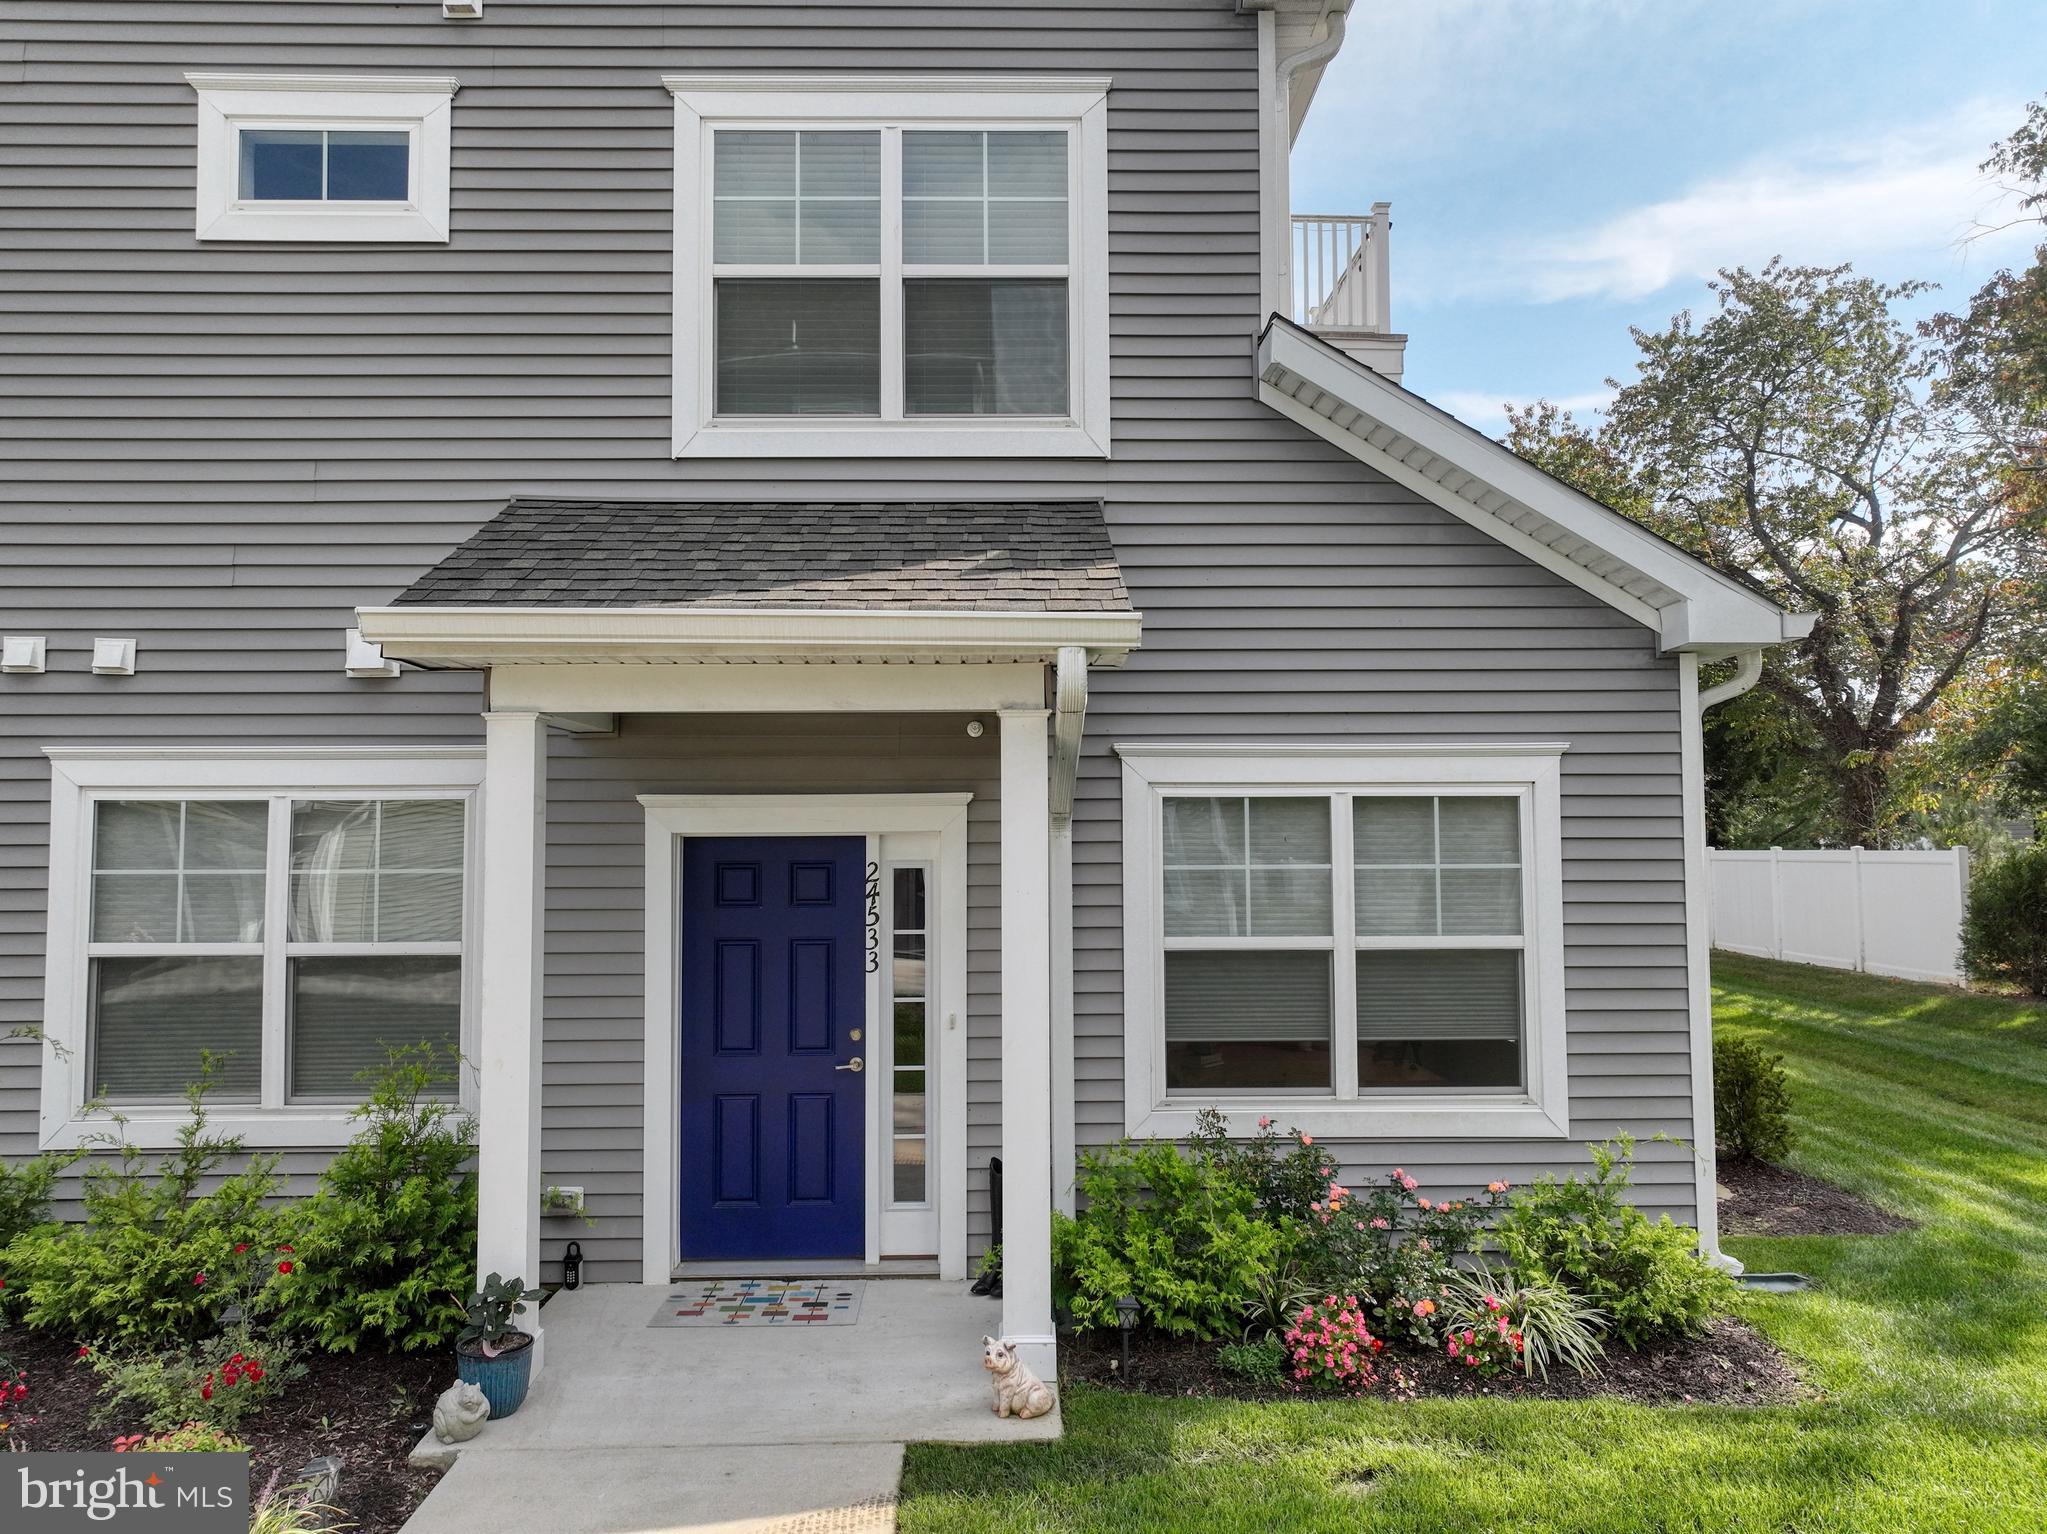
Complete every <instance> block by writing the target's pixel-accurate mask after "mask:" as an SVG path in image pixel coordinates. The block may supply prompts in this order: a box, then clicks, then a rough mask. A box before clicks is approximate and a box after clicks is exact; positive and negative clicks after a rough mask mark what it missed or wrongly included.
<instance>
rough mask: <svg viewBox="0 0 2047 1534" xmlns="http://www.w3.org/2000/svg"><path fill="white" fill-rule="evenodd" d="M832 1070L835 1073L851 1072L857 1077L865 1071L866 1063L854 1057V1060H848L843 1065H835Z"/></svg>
mask: <svg viewBox="0 0 2047 1534" xmlns="http://www.w3.org/2000/svg"><path fill="white" fill-rule="evenodd" d="M832 1069H833V1070H835V1071H851V1072H853V1074H854V1075H856V1076H857V1075H858V1074H859V1073H860V1072H862V1071H864V1070H866V1069H867V1062H866V1061H865V1060H862V1059H859V1058H858V1057H857V1056H856V1057H855V1058H854V1059H851V1060H848V1061H847V1062H846V1063H845V1064H844V1065H835V1066H833V1067H832Z"/></svg>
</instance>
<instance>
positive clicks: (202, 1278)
mask: <svg viewBox="0 0 2047 1534" xmlns="http://www.w3.org/2000/svg"><path fill="white" fill-rule="evenodd" d="M205 1282H206V1275H205V1274H204V1273H194V1274H193V1275H192V1283H193V1284H194V1286H197V1285H199V1284H203V1283H205Z"/></svg>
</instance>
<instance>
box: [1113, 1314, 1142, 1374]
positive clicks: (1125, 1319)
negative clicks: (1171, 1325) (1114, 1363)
mask: <svg viewBox="0 0 2047 1534" xmlns="http://www.w3.org/2000/svg"><path fill="white" fill-rule="evenodd" d="M1137 1309H1138V1306H1137V1301H1136V1299H1135V1298H1134V1297H1133V1296H1131V1295H1127V1294H1126V1295H1124V1296H1123V1298H1122V1299H1120V1300H1118V1301H1117V1302H1116V1330H1117V1331H1118V1332H1120V1333H1122V1335H1123V1376H1124V1378H1125V1379H1128V1378H1129V1377H1130V1334H1131V1333H1132V1332H1134V1331H1136V1330H1137Z"/></svg>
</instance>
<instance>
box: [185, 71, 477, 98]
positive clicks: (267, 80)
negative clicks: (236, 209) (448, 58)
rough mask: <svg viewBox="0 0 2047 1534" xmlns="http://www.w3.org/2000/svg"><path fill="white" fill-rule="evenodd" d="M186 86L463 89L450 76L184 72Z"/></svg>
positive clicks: (434, 92)
mask: <svg viewBox="0 0 2047 1534" xmlns="http://www.w3.org/2000/svg"><path fill="white" fill-rule="evenodd" d="M185 83H186V84H187V85H189V86H191V87H192V89H194V90H198V91H343V92H347V93H349V94H351V95H353V94H354V93H356V92H358V91H420V92H424V93H426V94H430V95H437V96H452V95H454V94H455V92H456V91H458V90H460V89H461V88H462V82H461V81H460V80H458V79H456V78H455V76H453V75H274V74H273V75H241V74H214V73H206V72H201V71H187V72H186V75H185Z"/></svg>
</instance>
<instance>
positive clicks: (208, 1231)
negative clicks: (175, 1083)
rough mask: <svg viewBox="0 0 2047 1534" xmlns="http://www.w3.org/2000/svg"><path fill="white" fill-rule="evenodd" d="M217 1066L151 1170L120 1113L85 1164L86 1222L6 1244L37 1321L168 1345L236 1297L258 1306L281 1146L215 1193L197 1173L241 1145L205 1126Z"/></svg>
mask: <svg viewBox="0 0 2047 1534" xmlns="http://www.w3.org/2000/svg"><path fill="white" fill-rule="evenodd" d="M210 1081H211V1072H210V1071H209V1072H208V1073H207V1075H206V1076H205V1077H203V1078H202V1079H201V1080H200V1081H198V1082H196V1083H194V1084H193V1086H192V1087H191V1089H190V1090H189V1092H188V1093H187V1100H188V1102H189V1104H190V1109H191V1111H190V1113H189V1115H188V1117H187V1118H186V1121H185V1123H184V1124H182V1125H181V1126H180V1127H179V1129H178V1135H177V1145H176V1147H175V1148H174V1149H173V1150H171V1151H169V1152H168V1153H166V1154H165V1155H164V1157H163V1158H162V1160H161V1161H160V1162H158V1164H157V1168H156V1171H155V1173H154V1174H153V1175H152V1174H150V1173H149V1172H147V1171H146V1170H145V1164H146V1162H147V1159H148V1158H147V1157H146V1156H145V1155H144V1153H143V1152H142V1151H140V1150H138V1149H137V1148H136V1147H135V1146H133V1145H131V1144H129V1143H128V1142H127V1139H126V1137H125V1134H126V1121H125V1120H124V1119H121V1118H119V1117H118V1116H117V1117H116V1118H115V1119H114V1121H113V1122H114V1125H115V1128H114V1131H113V1132H112V1134H111V1135H110V1136H108V1137H105V1138H104V1140H103V1141H102V1143H110V1147H111V1149H112V1151H113V1155H112V1158H111V1159H110V1160H103V1161H99V1162H97V1163H96V1164H94V1165H93V1166H91V1167H90V1168H88V1169H87V1171H86V1173H85V1178H84V1182H83V1185H82V1198H83V1201H84V1205H85V1223H84V1224H82V1225H38V1226H34V1227H32V1228H30V1229H28V1230H26V1231H23V1232H22V1233H21V1234H19V1235H17V1236H16V1237H15V1238H14V1239H13V1240H12V1241H11V1242H10V1243H8V1246H7V1250H6V1251H5V1252H4V1253H0V1275H4V1277H5V1278H6V1281H7V1288H6V1290H5V1291H4V1293H5V1294H6V1295H7V1296H8V1297H9V1299H10V1303H11V1308H12V1309H14V1310H15V1312H16V1313H17V1314H18V1315H19V1316H20V1318H21V1320H22V1322H23V1323H24V1324H25V1325H27V1326H29V1327H30V1328H32V1329H34V1330H38V1331H58V1332H64V1333H67V1334H68V1335H70V1336H73V1337H80V1338H84V1339H87V1340H89V1341H93V1342H102V1341H109V1342H135V1343H146V1344H148V1345H150V1346H152V1347H161V1346H163V1345H165V1344H166V1343H173V1342H181V1341H190V1340H194V1339H197V1338H200V1337H205V1336H209V1335H211V1334H212V1333H213V1332H214V1331H215V1330H217V1328H218V1326H219V1315H220V1313H221V1312H222V1311H223V1310H224V1309H225V1308H226V1307H228V1306H230V1305H241V1306H243V1307H244V1308H245V1309H253V1308H254V1307H255V1306H256V1305H257V1304H258V1303H259V1302H260V1298H261V1294H262V1290H263V1288H264V1286H265V1285H266V1283H267V1282H268V1280H269V1278H270V1277H271V1276H272V1274H273V1271H274V1269H273V1262H274V1260H275V1256H274V1246H275V1232H276V1226H277V1216H276V1214H275V1213H274V1212H273V1211H272V1210H271V1209H270V1208H269V1207H267V1205H266V1203H265V1200H267V1199H268V1198H270V1196H271V1195H272V1194H274V1193H277V1192H279V1191H281V1190H282V1188H283V1186H284V1184H283V1179H281V1178H280V1177H278V1175H277V1171H276V1167H277V1158H276V1157H275V1156H274V1155H251V1156H249V1157H248V1158H247V1160H246V1161H245V1163H244V1164H243V1166H242V1169H241V1170H240V1171H237V1172H233V1173H231V1174H228V1175H226V1176H224V1177H222V1178H221V1180H220V1181H219V1183H218V1184H217V1185H216V1186H215V1187H214V1189H213V1191H212V1192H210V1193H201V1192H200V1184H201V1183H202V1182H203V1181H205V1180H206V1179H208V1178H210V1177H213V1176H215V1175H216V1174H218V1173H219V1172H220V1171H221V1169H222V1168H223V1167H224V1166H226V1165H227V1164H228V1163H230V1162H232V1161H234V1160H236V1159H237V1158H239V1157H241V1156H242V1142H241V1140H240V1139H239V1138H237V1137H235V1136H232V1135H214V1134H210V1133H209V1132H208V1131H207V1127H206V1125H207V1118H206V1102H205V1096H206V1092H207V1089H208V1086H209V1085H210Z"/></svg>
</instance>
